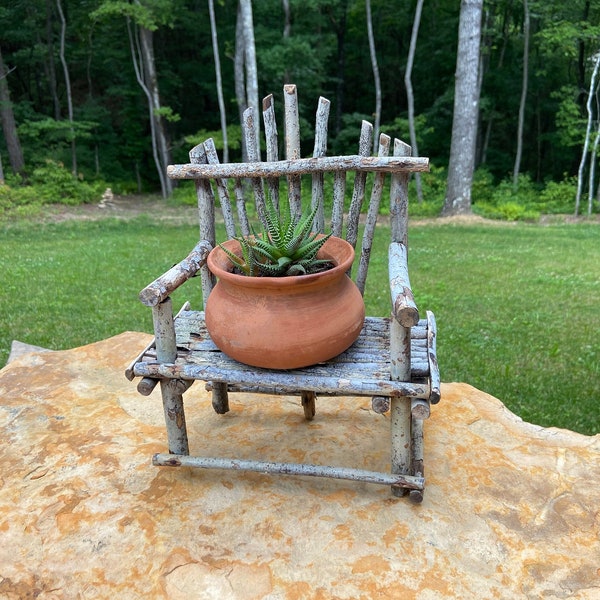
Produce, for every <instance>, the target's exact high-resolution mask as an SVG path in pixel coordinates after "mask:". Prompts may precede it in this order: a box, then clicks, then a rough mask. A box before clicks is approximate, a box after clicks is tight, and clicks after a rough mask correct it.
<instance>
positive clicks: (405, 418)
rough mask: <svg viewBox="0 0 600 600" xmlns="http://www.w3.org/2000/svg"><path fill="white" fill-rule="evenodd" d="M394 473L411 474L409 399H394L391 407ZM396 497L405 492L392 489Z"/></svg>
mask: <svg viewBox="0 0 600 600" xmlns="http://www.w3.org/2000/svg"><path fill="white" fill-rule="evenodd" d="M390 411H391V418H390V424H391V441H392V453H391V461H392V473H394V474H399V475H404V476H406V475H408V474H409V472H410V459H411V456H410V446H411V444H410V422H411V415H410V401H409V399H408V398H392V399H391V405H390ZM392 494H393V495H394V496H403V495H404V494H405V490H403V489H396V488H392Z"/></svg>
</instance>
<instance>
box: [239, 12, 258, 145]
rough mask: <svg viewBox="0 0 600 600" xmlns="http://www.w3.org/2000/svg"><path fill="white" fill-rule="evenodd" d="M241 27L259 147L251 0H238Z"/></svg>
mask: <svg viewBox="0 0 600 600" xmlns="http://www.w3.org/2000/svg"><path fill="white" fill-rule="evenodd" d="M240 11H241V17H242V27H243V31H244V62H245V66H246V100H247V103H248V107H252V114H253V118H254V124H255V135H256V144H257V145H258V147H259V148H260V113H259V105H258V73H257V68H256V46H255V43H254V23H253V20H252V2H251V0H240Z"/></svg>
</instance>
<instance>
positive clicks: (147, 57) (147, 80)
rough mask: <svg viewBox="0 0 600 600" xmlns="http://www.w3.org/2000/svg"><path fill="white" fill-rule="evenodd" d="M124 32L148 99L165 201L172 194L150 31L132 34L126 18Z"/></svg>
mask: <svg viewBox="0 0 600 600" xmlns="http://www.w3.org/2000/svg"><path fill="white" fill-rule="evenodd" d="M127 31H128V33H129V44H130V48H131V58H132V60H133V68H134V70H135V76H136V78H137V81H138V83H139V85H140V87H141V88H142V90H143V91H144V94H145V95H146V98H147V100H148V112H149V119H150V131H151V137H152V155H153V157H154V164H155V165H156V170H157V172H158V177H159V180H160V187H161V192H162V197H163V198H168V197H169V196H170V195H171V192H172V191H173V182H172V181H171V180H170V179H169V178H168V177H167V165H168V164H169V162H170V160H169V148H168V144H167V139H166V137H165V133H164V130H163V127H162V117H161V115H160V94H159V90H158V79H157V76H156V68H155V64H154V48H153V43H152V31H150V30H149V29H146V28H145V27H138V26H137V25H135V24H134V26H133V31H132V30H131V23H130V21H129V19H127Z"/></svg>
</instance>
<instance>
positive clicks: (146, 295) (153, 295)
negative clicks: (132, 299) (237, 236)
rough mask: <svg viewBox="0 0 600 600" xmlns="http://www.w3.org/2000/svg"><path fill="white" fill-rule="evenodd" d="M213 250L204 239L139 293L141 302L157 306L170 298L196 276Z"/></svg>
mask: <svg viewBox="0 0 600 600" xmlns="http://www.w3.org/2000/svg"><path fill="white" fill-rule="evenodd" d="M211 250H212V245H211V244H210V243H209V242H208V241H207V240H202V241H200V242H198V244H196V247H195V248H194V249H193V250H192V251H191V252H190V253H189V254H188V255H187V257H186V258H184V259H183V260H182V261H181V262H180V263H178V264H176V265H175V266H173V267H172V268H171V269H169V270H168V271H167V272H166V273H164V274H163V275H161V276H160V277H159V278H158V279H155V280H154V281H153V282H152V283H151V284H150V285H147V286H146V287H145V288H144V289H143V290H142V291H141V292H140V294H139V298H140V302H141V303H142V304H145V305H146V306H151V307H154V306H157V305H158V304H160V303H161V302H163V301H164V300H166V298H168V297H169V296H170V295H171V294H172V293H173V291H174V290H176V289H177V288H178V287H179V286H180V285H182V284H183V283H185V282H186V281H187V280H188V279H190V278H191V277H194V275H196V273H197V272H198V271H199V270H200V268H201V267H202V266H204V265H205V264H206V258H207V257H208V254H209V252H210V251H211Z"/></svg>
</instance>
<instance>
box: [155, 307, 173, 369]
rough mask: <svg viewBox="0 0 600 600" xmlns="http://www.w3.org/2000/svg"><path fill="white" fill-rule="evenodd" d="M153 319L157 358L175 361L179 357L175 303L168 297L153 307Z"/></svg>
mask: <svg viewBox="0 0 600 600" xmlns="http://www.w3.org/2000/svg"><path fill="white" fill-rule="evenodd" d="M152 321H153V323H154V336H155V338H156V358H157V360H158V362H159V363H168V364H170V363H174V362H175V359H176V358H177V341H176V339H175V323H174V321H173V303H172V302H171V298H167V299H166V300H164V301H163V302H160V303H159V304H157V305H156V306H153V307H152Z"/></svg>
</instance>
